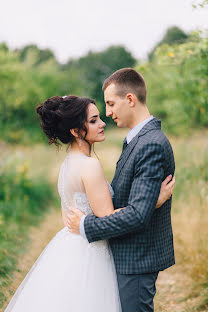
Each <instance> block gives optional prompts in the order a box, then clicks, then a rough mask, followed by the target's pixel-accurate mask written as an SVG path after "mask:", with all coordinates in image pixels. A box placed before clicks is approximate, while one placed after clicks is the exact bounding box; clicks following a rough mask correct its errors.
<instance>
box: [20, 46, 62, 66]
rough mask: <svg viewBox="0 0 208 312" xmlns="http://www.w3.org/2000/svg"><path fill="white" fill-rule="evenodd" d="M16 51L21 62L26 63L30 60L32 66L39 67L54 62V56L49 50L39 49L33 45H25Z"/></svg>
mask: <svg viewBox="0 0 208 312" xmlns="http://www.w3.org/2000/svg"><path fill="white" fill-rule="evenodd" d="M16 51H17V52H18V53H19V57H20V60H21V61H22V62H27V61H28V59H32V61H33V65H34V66H37V65H40V64H42V63H45V62H46V61H49V60H54V61H56V58H55V55H54V53H53V52H52V51H51V50H50V49H39V48H38V46H36V45H35V44H31V45H27V46H25V47H24V48H22V49H19V50H16ZM56 62H57V61H56Z"/></svg>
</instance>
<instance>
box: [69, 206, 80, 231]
mask: <svg viewBox="0 0 208 312" xmlns="http://www.w3.org/2000/svg"><path fill="white" fill-rule="evenodd" d="M69 211H70V214H69V215H68V216H67V218H66V224H67V227H68V229H69V231H70V232H72V233H76V234H79V233H80V232H79V224H80V220H81V218H82V217H83V216H84V214H83V213H82V212H81V211H80V210H79V209H76V208H73V207H70V208H69Z"/></svg>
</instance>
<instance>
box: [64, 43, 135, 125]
mask: <svg viewBox="0 0 208 312" xmlns="http://www.w3.org/2000/svg"><path fill="white" fill-rule="evenodd" d="M135 64H136V59H135V58H134V57H133V56H132V54H131V53H130V52H129V51H127V50H126V48H125V47H123V46H110V47H109V48H107V49H106V50H104V51H102V52H91V51H90V52H89V53H88V54H87V55H86V56H83V57H81V58H80V59H78V60H70V61H69V62H68V63H67V64H66V65H65V67H64V69H65V70H67V71H68V72H69V73H70V72H71V71H73V70H77V71H78V72H79V76H80V80H81V83H82V85H83V95H87V96H90V97H92V98H95V99H96V101H97V103H98V106H99V109H100V111H101V115H102V118H103V119H105V113H104V105H102V103H103V92H102V84H103V82H104V80H105V79H106V78H107V77H108V76H109V75H111V74H112V73H113V72H114V71H116V70H118V69H120V68H123V67H133V66H134V65H135Z"/></svg>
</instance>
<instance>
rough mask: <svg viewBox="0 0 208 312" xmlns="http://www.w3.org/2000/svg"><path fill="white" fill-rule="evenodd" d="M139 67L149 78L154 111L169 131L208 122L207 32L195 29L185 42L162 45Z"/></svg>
mask: <svg viewBox="0 0 208 312" xmlns="http://www.w3.org/2000/svg"><path fill="white" fill-rule="evenodd" d="M136 69H137V70H138V71H140V72H141V73H142V74H143V75H144V78H145V80H146V82H147V90H148V106H149V107H150V110H151V112H152V113H153V114H154V115H155V116H157V117H159V118H161V119H163V121H164V124H165V125H166V127H167V130H168V131H169V132H171V133H174V134H179V133H180V134H181V133H184V132H185V133H186V132H188V131H189V130H190V129H192V128H200V127H207V126H208V88H207V81H208V36H207V35H204V36H201V34H200V33H193V34H192V37H191V38H190V39H189V41H187V42H186V43H184V44H180V45H177V44H175V45H171V46H170V45H167V44H165V45H162V46H160V47H158V49H157V50H156V52H155V58H154V60H153V61H152V62H150V63H144V64H142V65H140V66H138V67H137V68H136ZM167 125H168V126H167Z"/></svg>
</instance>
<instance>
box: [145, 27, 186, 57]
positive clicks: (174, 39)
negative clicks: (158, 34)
mask: <svg viewBox="0 0 208 312" xmlns="http://www.w3.org/2000/svg"><path fill="white" fill-rule="evenodd" d="M188 38H189V36H188V35H187V34H186V33H185V32H184V31H183V30H182V29H180V28H179V27H177V26H173V27H170V28H168V29H167V31H166V33H165V35H164V37H163V38H162V40H161V41H159V42H158V43H157V44H156V46H155V47H154V48H153V49H152V51H151V52H150V53H149V54H148V58H149V60H150V61H151V60H152V59H153V58H154V54H155V51H156V49H157V48H158V47H159V46H161V45H162V44H165V43H166V44H168V45H171V44H175V43H177V44H180V43H184V42H185V41H186V40H187V39H188Z"/></svg>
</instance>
